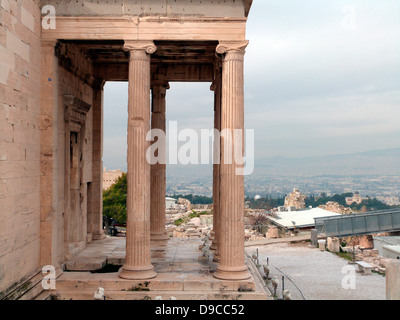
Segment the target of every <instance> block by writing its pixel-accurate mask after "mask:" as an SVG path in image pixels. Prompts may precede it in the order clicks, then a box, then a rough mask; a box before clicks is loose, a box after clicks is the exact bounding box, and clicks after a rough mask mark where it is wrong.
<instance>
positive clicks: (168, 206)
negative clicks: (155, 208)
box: [165, 197, 177, 210]
mask: <svg viewBox="0 0 400 320" xmlns="http://www.w3.org/2000/svg"><path fill="white" fill-rule="evenodd" d="M176 201H177V200H176V199H174V198H168V197H167V198H165V207H166V209H167V210H168V209H173V208H175V205H176Z"/></svg>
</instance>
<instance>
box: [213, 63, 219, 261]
mask: <svg viewBox="0 0 400 320" xmlns="http://www.w3.org/2000/svg"><path fill="white" fill-rule="evenodd" d="M218 72H219V70H218ZM213 89H214V129H215V130H216V131H218V132H220V131H221V75H220V74H218V75H217V77H216V79H215V83H214V86H213ZM220 145H221V139H220V136H219V135H217V136H216V137H215V139H214V164H213V233H214V238H213V242H212V245H211V249H212V250H215V254H214V259H213V260H214V261H216V262H218V261H219V249H218V237H219V219H220V210H219V197H220V195H219V193H220V163H221V148H220Z"/></svg>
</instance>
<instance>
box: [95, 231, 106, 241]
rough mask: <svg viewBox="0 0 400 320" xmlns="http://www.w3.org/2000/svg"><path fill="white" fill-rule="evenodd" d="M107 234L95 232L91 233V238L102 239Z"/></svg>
mask: <svg viewBox="0 0 400 320" xmlns="http://www.w3.org/2000/svg"><path fill="white" fill-rule="evenodd" d="M106 237H107V236H106V234H105V233H104V232H102V233H97V234H93V235H92V240H103V239H105V238H106Z"/></svg>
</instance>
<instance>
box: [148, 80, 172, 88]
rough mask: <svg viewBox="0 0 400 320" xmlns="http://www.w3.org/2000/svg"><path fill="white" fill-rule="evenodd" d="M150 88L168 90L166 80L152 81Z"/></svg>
mask: <svg viewBox="0 0 400 320" xmlns="http://www.w3.org/2000/svg"><path fill="white" fill-rule="evenodd" d="M151 88H152V89H154V88H161V89H165V90H168V89H169V88H170V86H169V82H168V81H166V80H152V81H151Z"/></svg>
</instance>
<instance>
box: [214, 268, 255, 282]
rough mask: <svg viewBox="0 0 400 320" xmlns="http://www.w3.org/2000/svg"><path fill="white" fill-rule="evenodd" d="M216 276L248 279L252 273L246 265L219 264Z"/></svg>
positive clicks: (223, 278)
mask: <svg viewBox="0 0 400 320" xmlns="http://www.w3.org/2000/svg"><path fill="white" fill-rule="evenodd" d="M214 278H217V279H219V280H247V279H250V278H251V274H250V272H249V271H248V270H247V267H246V266H245V267H243V268H223V267H222V268H221V267H219V266H218V267H217V271H216V272H215V273H214Z"/></svg>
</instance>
